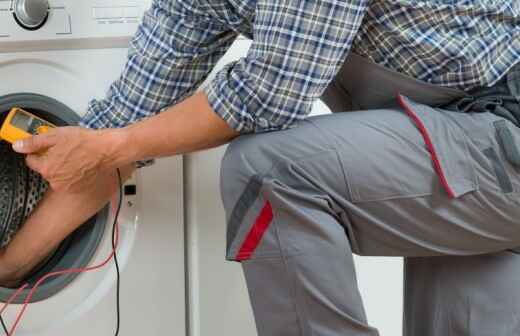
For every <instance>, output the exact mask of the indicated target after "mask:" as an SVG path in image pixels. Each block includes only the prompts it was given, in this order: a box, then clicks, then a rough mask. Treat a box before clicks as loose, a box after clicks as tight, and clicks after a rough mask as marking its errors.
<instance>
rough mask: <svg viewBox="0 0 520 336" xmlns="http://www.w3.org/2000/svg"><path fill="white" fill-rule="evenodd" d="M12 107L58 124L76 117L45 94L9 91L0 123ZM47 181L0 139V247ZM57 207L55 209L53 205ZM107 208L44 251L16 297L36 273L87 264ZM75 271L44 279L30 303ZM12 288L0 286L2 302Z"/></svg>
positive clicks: (39, 196) (61, 285) (56, 289)
mask: <svg viewBox="0 0 520 336" xmlns="http://www.w3.org/2000/svg"><path fill="white" fill-rule="evenodd" d="M13 107H21V108H23V109H25V110H27V111H29V112H31V113H33V114H35V115H37V116H39V117H41V118H44V119H46V120H48V121H49V122H51V123H53V124H55V125H58V126H67V125H75V124H76V123H77V121H78V118H79V117H78V116H77V115H76V114H75V113H74V112H73V111H72V110H71V109H69V108H68V107H67V106H65V105H63V104H62V103H60V102H58V101H56V100H54V99H52V98H50V97H46V96H41V95H37V94H28V93H21V94H13V95H8V96H4V97H0V122H3V119H5V116H6V114H7V113H6V112H8V111H9V110H10V109H11V108H13ZM47 189H48V184H47V182H45V181H44V180H43V179H42V177H41V176H40V175H39V174H38V173H36V172H34V171H32V170H31V169H29V168H28V167H27V165H26V164H25V157H24V156H23V155H20V154H17V153H16V152H14V151H13V150H12V147H11V145H10V144H8V143H7V142H5V141H0V246H1V247H4V246H6V245H7V244H9V242H10V241H11V239H12V238H13V236H14V235H15V234H16V232H17V231H18V230H19V229H20V228H21V227H22V225H23V223H24V222H25V220H26V219H27V217H28V216H29V215H30V214H31V212H32V211H33V210H34V209H35V207H36V206H37V204H38V202H39V201H40V200H41V199H42V198H43V196H44V194H45V192H46V191H47ZM56 211H59V209H56ZM107 218H108V207H106V208H105V209H103V210H102V211H101V212H100V213H98V214H97V215H96V216H94V217H93V218H91V219H90V220H89V221H88V222H87V223H85V224H84V225H82V226H81V227H80V228H79V229H77V230H76V231H75V232H74V233H72V234H71V235H70V236H69V237H68V238H67V239H66V240H65V241H63V242H62V244H61V245H60V246H59V247H58V248H57V249H56V250H55V251H54V252H53V253H51V255H49V256H48V257H47V258H46V259H45V260H44V261H43V262H42V263H41V264H40V265H38V266H37V267H36V269H34V270H33V272H31V274H29V276H27V278H26V279H24V282H28V283H29V284H30V286H29V288H28V289H27V290H26V291H25V292H24V293H22V295H21V296H20V297H19V298H18V299H17V302H21V301H23V300H24V298H25V295H24V294H27V293H28V291H29V289H30V288H31V285H32V284H34V283H35V282H36V281H37V280H38V279H39V278H40V277H41V276H43V275H45V274H47V273H49V272H53V271H58V270H63V269H70V268H82V267H85V266H87V265H88V263H89V262H90V259H91V258H92V257H93V255H94V253H95V251H96V250H97V248H98V245H99V243H100V241H101V238H102V236H103V233H104V232H105V225H106V220H107ZM75 277H76V274H69V275H65V276H61V277H52V278H50V279H49V280H47V281H45V282H44V283H43V284H42V285H41V286H40V287H39V289H38V291H37V292H36V294H35V296H34V297H33V299H32V302H35V301H41V300H44V299H47V298H49V297H51V296H53V295H55V294H57V293H59V292H60V291H61V290H62V289H64V288H65V287H66V286H67V285H69V284H70V283H71V282H72V281H73V280H74V278H75ZM12 291H13V289H10V288H2V287H0V301H5V300H6V299H8V298H9V297H10V296H11V294H12Z"/></svg>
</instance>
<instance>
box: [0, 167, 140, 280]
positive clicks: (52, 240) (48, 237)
mask: <svg viewBox="0 0 520 336" xmlns="http://www.w3.org/2000/svg"><path fill="white" fill-rule="evenodd" d="M132 172H133V167H132V166H126V167H123V168H121V174H122V178H123V180H126V179H127V178H128V177H129V176H130V175H131V174H132ZM117 188H118V181H117V178H116V174H115V171H114V172H110V173H108V174H104V175H103V176H100V177H99V178H98V179H97V183H96V185H93V186H92V188H90V189H89V190H87V191H85V192H84V193H63V192H56V191H53V190H49V191H48V192H47V193H46V194H45V197H44V198H43V199H42V200H41V202H40V203H39V204H38V207H37V208H36V209H35V211H34V212H33V213H32V214H31V216H30V217H29V218H28V219H27V221H26V222H25V223H24V225H23V226H22V228H21V229H20V231H19V232H18V233H17V234H16V236H15V237H14V239H13V241H12V242H11V243H10V244H9V245H8V246H7V247H6V248H5V249H4V250H2V251H1V254H0V266H1V267H2V268H1V270H0V282H3V281H5V280H15V279H17V280H19V279H21V278H22V277H23V276H24V275H25V274H27V273H28V272H30V271H31V270H32V269H33V268H34V267H35V266H36V265H37V264H38V263H39V262H40V261H42V260H43V259H44V258H45V257H46V256H47V255H48V254H49V253H50V252H52V251H53V250H54V249H55V248H56V247H57V246H58V245H59V244H60V243H61V242H62V241H63V240H64V239H65V238H66V237H67V236H68V235H69V234H70V233H72V232H73V231H74V230H76V229H77V228H78V227H79V226H81V225H82V224H83V223H85V222H86V221H87V220H88V219H89V218H90V217H92V216H93V215H94V214H95V213H96V212H98V211H99V210H100V209H101V208H102V207H103V206H104V205H105V204H107V203H108V201H109V198H110V197H111V195H112V194H114V192H115V191H117Z"/></svg>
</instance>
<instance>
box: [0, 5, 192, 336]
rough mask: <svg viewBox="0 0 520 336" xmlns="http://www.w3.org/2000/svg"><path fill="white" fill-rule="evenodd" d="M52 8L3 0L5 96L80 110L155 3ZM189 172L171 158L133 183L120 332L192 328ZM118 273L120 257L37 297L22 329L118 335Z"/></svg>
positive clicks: (127, 201) (124, 230)
mask: <svg viewBox="0 0 520 336" xmlns="http://www.w3.org/2000/svg"><path fill="white" fill-rule="evenodd" d="M49 5H50V7H47V6H48V5H47V1H46V0H27V1H22V0H18V1H11V0H0V78H1V80H0V102H1V101H2V99H4V98H5V97H6V96H7V95H11V94H20V93H29V95H23V96H21V98H20V99H19V100H18V101H17V104H20V105H22V107H23V105H24V104H29V105H30V104H32V105H31V106H30V107H31V108H33V109H36V110H40V109H41V110H44V109H45V108H47V109H49V108H48V107H46V106H47V105H45V104H44V103H41V104H42V105H41V106H38V104H40V103H39V102H40V100H39V99H40V98H41V96H36V95H35V94H38V95H43V96H45V97H47V98H48V99H51V100H53V101H59V102H61V103H63V104H64V105H65V106H67V107H69V108H70V109H72V110H73V111H75V112H76V113H77V114H79V115H81V114H82V113H84V111H85V110H86V106H87V102H88V101H89V100H90V99H91V98H93V97H102V96H103V95H104V93H105V92H106V90H107V88H108V86H109V84H110V83H111V82H112V81H113V80H115V79H116V78H117V76H118V74H119V73H120V72H121V70H122V67H123V65H124V62H125V58H126V47H127V45H128V41H129V38H130V37H131V36H132V35H133V34H134V32H135V30H136V27H137V23H138V21H139V20H140V17H141V15H142V13H143V11H144V10H145V9H146V8H147V6H148V5H149V4H148V1H143V0H140V1H139V0H121V1H119V0H49ZM42 8H43V9H42ZM13 14H16V19H15V16H14V15H13ZM22 25H23V26H24V27H22ZM33 96H34V97H40V98H34V99H35V100H33V98H31V97H33ZM7 97H13V96H7ZM15 97H20V96H19V95H18V96H15ZM26 97H29V98H26ZM47 98H45V99H47ZM29 102H31V103H29ZM44 105H45V106H44ZM50 109H51V110H52V108H50ZM1 112H3V111H1ZM47 112H49V113H51V114H52V113H55V112H56V111H47ZM182 178H183V163H182V158H171V159H165V160H159V161H158V163H157V164H156V165H155V166H153V167H151V168H147V169H145V170H141V171H139V172H138V173H137V174H136V176H135V177H134V179H133V180H132V181H130V182H128V183H127V185H129V187H127V190H126V191H127V195H125V198H124V202H123V211H122V214H121V218H120V234H121V239H120V246H119V249H118V256H119V261H120V264H121V276H122V280H121V281H122V283H121V286H122V287H121V314H122V315H121V316H122V321H121V322H122V324H121V332H120V335H128V336H131V335H185V332H186V324H185V316H186V315H185V268H184V226H183V192H182V189H183V180H182ZM134 186H135V189H136V190H135V192H134V190H132V189H133V188H134ZM57 211H59V209H57ZM111 217H112V214H111V215H110V216H109V217H108V218H105V217H103V216H101V215H100V216H98V222H99V221H101V222H102V223H101V224H105V226H104V229H103V230H101V231H100V235H99V237H98V241H99V242H98V243H99V245H97V244H95V245H94V250H93V251H92V253H93V257H92V258H91V260H90V262H89V263H88V264H89V265H94V264H98V263H99V262H101V261H102V260H104V259H105V258H106V257H107V256H108V255H109V253H110V251H111V242H110V237H111V225H112V222H111V220H112V218H111ZM99 218H101V220H99ZM115 279H116V276H115V268H114V266H113V263H110V264H109V266H108V267H105V268H103V269H101V270H99V271H94V272H91V273H87V274H81V275H79V276H78V277H77V278H75V279H73V280H72V282H70V283H69V284H67V285H66V286H65V287H64V288H63V289H60V290H58V291H57V293H55V294H54V295H51V296H50V297H49V298H46V299H44V300H41V301H39V302H34V303H31V304H30V305H29V308H28V310H27V313H26V315H25V316H24V319H23V320H22V322H21V324H20V327H19V328H18V330H17V332H16V335H17V336H37V335H39V336H51V335H52V336H56V335H76V336H87V335H88V336H91V335H107V336H110V335H113V333H114V328H115V316H116V314H115V313H116V308H115V302H116V301H115V286H114V285H115ZM50 285H52V284H50ZM50 285H49V286H50ZM20 307H21V306H20V305H13V306H11V307H10V308H9V309H8V311H7V312H6V313H5V314H4V318H5V320H6V322H7V324H8V325H9V326H10V325H12V322H13V319H14V317H15V316H16V314H17V312H18V311H19V309H20Z"/></svg>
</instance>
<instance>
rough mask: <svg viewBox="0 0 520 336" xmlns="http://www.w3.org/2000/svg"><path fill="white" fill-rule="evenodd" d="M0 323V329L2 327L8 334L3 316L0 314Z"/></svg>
mask: <svg viewBox="0 0 520 336" xmlns="http://www.w3.org/2000/svg"><path fill="white" fill-rule="evenodd" d="M0 323H1V324H2V329H4V333H5V334H6V335H9V330H7V329H8V328H7V326H6V325H5V321H4V318H3V317H2V316H1V315H0Z"/></svg>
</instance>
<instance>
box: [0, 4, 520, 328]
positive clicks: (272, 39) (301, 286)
mask: <svg viewBox="0 0 520 336" xmlns="http://www.w3.org/2000/svg"><path fill="white" fill-rule="evenodd" d="M519 18H520V5H518V4H516V2H513V1H505V0H504V1H494V2H492V3H489V4H488V2H484V1H477V0H474V1H460V3H457V2H453V1H450V2H446V3H440V2H439V1H433V0H424V1H420V2H418V1H409V0H388V1H368V0H348V1H347V0H344V1H337V0H313V1H296V0H284V1H266V0H256V1H255V0H251V1H229V0H228V1H218V0H215V1H207V2H206V1H198V2H182V1H174V0H171V1H167V0H158V1H155V2H154V4H153V6H152V9H151V10H150V11H149V12H148V13H147V14H146V15H145V18H144V21H143V23H142V25H141V26H140V28H139V30H138V32H137V34H136V36H135V38H134V39H133V41H132V45H131V49H130V53H129V58H128V63H127V66H126V68H125V70H124V72H123V74H122V75H121V77H120V78H119V80H118V81H116V82H115V83H114V84H113V85H112V87H111V89H110V91H109V93H108V95H107V97H106V98H105V99H104V100H102V101H94V102H92V103H91V104H90V107H89V113H88V114H87V115H86V117H85V118H84V119H83V122H82V126H84V127H86V128H91V129H103V130H98V131H94V130H87V129H79V128H64V129H58V130H56V131H54V132H52V133H50V134H48V135H44V136H38V137H35V138H32V139H30V140H28V141H25V142H21V143H18V144H16V145H15V149H16V150H17V151H19V152H22V153H26V154H29V155H28V156H27V163H28V164H29V166H30V167H31V168H33V169H35V170H36V171H38V172H40V173H41V174H42V175H43V176H44V177H45V178H46V179H47V180H48V181H49V182H50V184H51V186H52V191H50V192H49V193H48V195H46V197H45V199H44V200H43V201H42V203H41V204H40V206H39V207H38V209H37V210H36V212H35V213H34V214H33V215H32V216H31V218H30V219H29V220H28V222H27V223H26V225H25V226H24V227H23V228H22V230H21V231H20V233H19V234H18V235H17V237H16V238H15V239H14V241H13V242H12V244H11V245H9V247H8V248H7V250H6V251H4V253H3V255H2V258H3V260H4V262H5V264H6V265H10V267H5V270H6V271H5V273H6V274H5V275H4V278H5V279H12V278H16V277H19V276H20V275H21V274H23V273H25V272H27V270H29V269H30V268H31V267H32V266H33V265H35V263H36V262H37V260H38V259H39V258H41V257H42V256H43V255H45V254H46V253H48V251H50V249H51V248H52V246H55V245H56V244H57V243H58V242H59V241H60V240H61V239H63V237H65V236H66V235H67V234H68V233H69V232H71V231H72V230H73V229H74V228H76V227H77V226H79V225H81V223H82V222H84V220H85V219H86V218H88V217H89V216H90V215H92V214H93V213H94V212H95V211H96V210H97V209H99V208H101V207H102V205H103V204H104V203H106V201H107V199H108V197H109V195H110V193H111V192H112V191H113V190H114V185H115V174H114V170H115V169H116V168H124V170H125V171H126V172H128V171H131V170H132V166H133V165H134V162H139V165H145V164H147V162H145V161H143V160H148V159H151V158H155V157H161V156H167V155H177V154H183V153H188V152H191V151H195V150H200V149H204V148H209V147H213V146H217V145H220V144H223V143H226V142H229V141H231V140H233V139H235V138H237V139H236V140H234V141H233V142H232V144H231V145H230V147H229V149H228V151H227V153H226V156H225V158H224V160H223V166H222V172H223V174H222V198H223V202H224V206H225V208H226V211H227V217H228V249H227V258H228V259H229V260H235V261H240V262H241V263H242V266H243V268H244V271H245V275H246V280H247V284H248V287H249V293H250V296H251V302H252V305H253V311H254V314H255V319H256V322H257V328H258V333H259V335H261V336H264V335H269V336H274V335H377V331H376V330H375V329H374V328H372V327H370V326H369V325H368V324H367V322H366V318H365V313H364V310H363V306H362V303H361V299H360V296H359V293H358V290H357V287H356V277H355V272H354V266H353V261H352V255H351V252H355V253H358V254H363V255H402V256H410V257H418V256H436V255H472V254H483V253H493V252H497V251H503V250H507V249H510V248H513V247H515V246H518V245H520V234H519V233H520V226H519V223H518V222H517V220H516V219H517V218H518V216H519V215H520V207H519V205H520V204H519V203H520V202H519V200H518V197H515V196H517V194H516V190H518V189H517V188H518V185H519V184H520V176H519V174H518V171H517V169H518V168H517V167H516V166H515V154H516V153H517V152H515V150H517V147H516V145H518V142H519V140H518V137H519V136H520V132H519V131H518V129H517V128H516V126H515V124H516V123H517V121H518V114H516V112H515V111H514V110H511V109H510V108H508V107H509V105H507V104H506V103H509V102H510V100H507V99H505V100H501V97H502V96H504V97H506V98H507V97H510V96H511V93H510V92H506V93H505V94H502V95H499V94H498V93H499V91H500V90H499V89H500V88H503V87H504V85H505V84H504V83H502V82H501V80H502V79H503V78H505V76H506V75H507V74H508V73H509V71H510V69H511V68H512V67H513V66H514V65H515V64H516V63H517V61H518V59H519V57H518V56H519V52H520V38H519V36H520V34H519V32H518V28H517V26H518V25H517V22H518V19H519ZM239 33H241V34H244V35H245V36H248V37H250V38H252V39H253V45H252V47H251V50H250V52H249V54H248V56H247V57H245V58H244V59H241V60H240V61H238V62H235V63H232V64H230V65H228V66H226V67H225V68H224V69H223V70H222V71H220V72H219V74H218V75H217V77H216V78H215V79H214V80H213V81H212V82H211V83H210V85H209V86H208V87H206V88H204V90H203V91H202V92H200V93H196V94H194V93H193V92H194V90H195V89H196V88H197V86H198V85H199V84H200V83H201V82H202V81H203V80H204V78H205V77H206V76H207V74H208V72H209V71H210V70H211V69H212V67H213V65H214V64H215V62H216V61H217V60H218V59H219V58H220V56H221V55H222V54H223V53H224V52H225V51H226V50H227V48H228V47H229V45H230V44H231V43H232V42H233V40H234V39H235V38H236V36H237V35H238V34H239ZM355 54H357V55H358V56H360V58H361V59H362V60H370V61H372V63H373V64H377V65H378V66H380V67H383V68H385V69H389V71H391V72H392V73H393V74H402V76H406V77H407V78H409V79H410V78H412V79H413V80H415V81H417V83H421V85H423V87H426V86H427V87H429V88H430V89H433V87H438V88H442V89H441V90H442V91H443V92H442V94H441V95H440V98H439V96H437V95H432V96H431V97H427V98H428V99H424V100H423V99H422V98H423V97H421V95H420V94H418V95H417V94H414V92H415V91H414V90H411V89H410V87H409V86H408V85H407V84H406V85H405V84H403V85H402V86H401V87H400V89H401V88H402V89H406V88H407V87H408V89H406V90H400V91H402V92H405V93H406V94H407V95H408V96H410V97H412V98H414V99H409V98H407V97H406V96H399V97H398V102H399V103H400V104H399V105H396V104H395V103H396V102H397V100H396V99H393V100H391V101H389V100H388V99H387V96H388V95H387V94H384V95H383V96H382V97H381V96H378V92H377V91H375V92H373V93H372V97H371V99H367V97H368V98H370V94H367V93H365V94H362V93H361V94H358V95H354V96H355V97H353V101H354V102H356V103H355V104H353V106H359V107H360V108H361V109H370V108H375V107H377V108H378V109H375V110H373V109H372V110H368V111H362V112H350V113H336V114H334V115H329V116H323V117H317V118H311V119H306V116H307V114H308V113H309V112H310V110H311V106H312V104H313V103H314V102H315V101H316V99H318V98H320V97H321V96H322V94H323V93H324V91H325V90H326V89H327V88H328V87H329V85H336V84H337V83H336V81H333V80H334V79H337V77H336V76H337V74H338V73H339V72H340V68H341V67H342V65H345V66H346V67H348V64H350V65H351V64H356V63H351V62H350V61H349V62H346V60H347V59H348V60H353V58H351V56H352V57H354V55H355ZM347 56H348V57H347ZM354 62H355V61H354ZM358 62H362V61H360V60H358ZM344 63H347V64H344ZM360 64H361V63H360ZM366 69H369V68H366ZM367 73H370V71H365V72H363V73H361V74H360V75H359V76H360V78H363V76H364V75H363V74H367ZM383 77H385V76H383ZM386 78H388V76H386ZM513 82H514V81H513ZM373 84H374V83H373ZM496 85H499V89H497V87H496ZM351 86H352V90H355V87H356V82H354V83H352V84H351ZM389 87H390V86H389V85H388V84H387V85H386V88H387V91H388V88H389ZM486 87H491V88H493V89H494V90H495V91H492V92H489V95H491V96H492V97H494V98H493V99H494V100H493V99H491V100H489V99H487V98H488V96H489V95H485V94H484V96H483V97H481V96H479V95H478V92H479V91H478V90H480V89H481V88H486ZM331 89H332V88H331ZM352 90H350V91H352ZM497 90H498V91H497ZM350 91H345V97H347V95H348V94H350V93H351V92H350ZM363 92H366V91H363ZM500 92H501V91H500ZM363 97H365V98H363ZM448 98H449V99H448ZM345 99H346V98H345ZM453 99H455V102H451V101H452V100H453ZM464 99H470V100H471V101H473V102H477V103H482V104H481V105H483V106H484V107H485V108H484V109H483V111H479V112H482V113H460V112H454V111H462V110H464V111H467V112H474V111H476V110H478V109H477V106H476V105H475V104H472V103H471V102H467V101H465V100H464ZM338 100H339V101H340V103H341V99H336V101H338ZM376 101H377V104H375V102H376ZM484 102H487V103H484ZM433 103H435V105H437V104H442V105H443V108H442V109H441V108H432V107H430V106H428V105H427V104H429V105H433ZM468 106H469V107H468ZM160 111H162V113H160V114H159V112H160ZM250 133H263V134H257V135H252V134H250ZM495 133H497V134H499V135H500V137H498V138H495V136H494V134H495ZM246 134H250V135H246ZM42 149H46V150H47V151H46V154H45V155H43V156H38V155H36V154H34V153H37V152H39V151H41V150H42ZM505 158H507V160H506V159H505ZM107 186H109V187H107ZM58 207H59V208H60V209H61V208H64V207H66V208H67V209H68V210H67V211H66V212H60V213H54V211H53V209H55V208H58ZM44 217H45V218H46V220H45V222H46V223H50V224H48V225H47V226H45V227H42V225H38V222H39V221H40V218H44ZM64 223H66V224H64ZM34 235H38V236H39V237H42V238H41V239H39V240H37V241H34V240H31V237H32V236H34ZM28 242H31V243H28ZM28 245H29V247H27V246H28ZM22 251H23V253H22ZM382 276H383V275H382Z"/></svg>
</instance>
